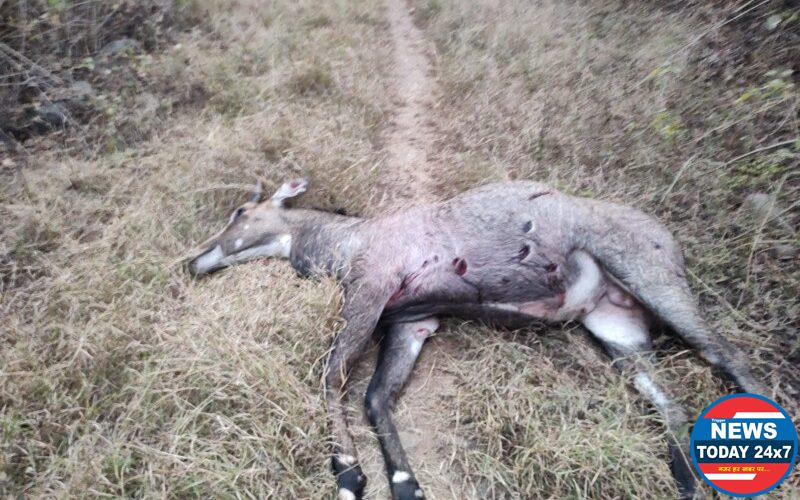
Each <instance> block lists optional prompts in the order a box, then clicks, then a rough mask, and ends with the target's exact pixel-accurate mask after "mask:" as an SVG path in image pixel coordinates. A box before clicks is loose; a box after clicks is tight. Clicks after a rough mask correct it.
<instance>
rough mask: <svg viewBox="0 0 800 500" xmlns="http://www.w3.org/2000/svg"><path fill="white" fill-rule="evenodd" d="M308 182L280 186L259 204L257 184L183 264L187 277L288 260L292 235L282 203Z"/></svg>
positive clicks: (259, 194) (259, 184)
mask: <svg viewBox="0 0 800 500" xmlns="http://www.w3.org/2000/svg"><path fill="white" fill-rule="evenodd" d="M307 189H308V180H306V179H294V180H291V181H288V182H286V183H284V184H283V185H282V186H281V187H280V188H278V190H277V191H276V192H275V194H273V195H272V197H271V198H270V199H269V200H265V201H261V194H262V189H261V182H260V181H259V182H258V184H256V188H255V190H254V191H253V194H252V195H251V197H250V200H248V201H247V202H246V203H245V204H243V205H242V206H240V207H238V208H237V209H236V210H234V211H233V213H232V214H231V216H230V219H229V220H228V224H227V225H226V226H225V227H224V228H223V229H222V231H220V232H219V233H217V234H216V235H215V236H212V237H211V238H209V239H208V240H207V241H206V242H205V243H203V244H201V245H200V251H199V253H197V254H196V255H195V256H194V257H192V258H190V259H189V261H188V264H187V268H188V271H189V274H191V275H192V276H194V277H200V276H203V275H206V274H210V273H212V272H214V271H217V270H219V269H222V268H224V267H227V266H230V265H231V264H236V263H239V262H245V261H248V260H252V259H256V258H260V257H283V258H288V257H289V252H290V250H291V245H292V235H291V228H290V227H289V223H288V221H287V220H286V217H285V213H286V210H287V209H286V200H288V199H289V198H293V197H295V196H298V195H300V194H302V193H304V192H305V191H306V190H307Z"/></svg>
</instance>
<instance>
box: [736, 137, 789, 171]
mask: <svg viewBox="0 0 800 500" xmlns="http://www.w3.org/2000/svg"><path fill="white" fill-rule="evenodd" d="M797 141H800V138H794V139H789V140H788V141H782V142H778V143H775V144H770V145H769V146H764V147H761V148H758V149H754V150H752V151H749V152H747V153H745V154H743V155H739V156H737V157H736V158H734V159H732V160H729V161H727V162H725V163H724V164H723V165H722V166H723V167H727V166H728V165H730V164H732V163H736V162H737V161H739V160H742V159H744V158H747V157H748V156H753V155H755V154H758V153H763V152H764V151H769V150H770V149H776V148H780V147H782V146H788V145H789V144H794V143H795V142H797Z"/></svg>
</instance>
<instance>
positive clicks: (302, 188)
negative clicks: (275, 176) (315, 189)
mask: <svg viewBox="0 0 800 500" xmlns="http://www.w3.org/2000/svg"><path fill="white" fill-rule="evenodd" d="M307 189H308V179H304V178H300V179H292V180H291V181H288V182H284V183H283V185H282V186H281V187H279V188H278V190H277V191H275V194H273V195H272V198H271V201H272V205H274V206H275V207H282V206H284V205H285V204H286V200H287V199H289V198H294V197H295V196H298V195H301V194H303V193H305V192H306V190H307Z"/></svg>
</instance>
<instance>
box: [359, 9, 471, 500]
mask: <svg viewBox="0 0 800 500" xmlns="http://www.w3.org/2000/svg"><path fill="white" fill-rule="evenodd" d="M386 14H387V18H388V21H389V24H390V34H391V39H392V45H393V53H394V61H393V64H392V70H393V71H392V84H393V85H392V88H391V91H392V93H393V102H394V103H395V106H396V107H395V112H394V116H393V120H392V122H391V124H390V126H389V127H388V128H387V130H386V132H385V135H384V141H385V142H384V144H385V147H386V152H387V162H386V164H385V165H384V169H383V171H382V172H381V176H382V178H383V179H384V184H383V188H384V196H383V199H382V200H381V202H380V205H381V207H380V208H381V209H382V210H383V209H385V210H392V209H394V208H401V207H402V206H403V205H404V204H408V203H419V202H427V201H433V200H435V199H436V198H437V197H436V194H435V182H434V175H433V173H434V172H435V171H436V168H437V161H436V159H435V151H436V150H435V141H436V137H437V131H436V128H435V121H434V116H433V115H432V110H433V109H435V107H436V100H437V98H438V96H439V89H438V85H437V83H436V81H435V80H434V79H433V76H432V75H433V69H432V67H431V63H430V60H429V58H428V56H427V55H426V41H425V38H424V36H423V34H422V32H421V31H420V30H419V29H418V28H417V27H416V26H415V25H414V23H413V21H412V19H411V14H410V12H409V8H408V5H407V4H406V3H405V2H404V1H402V0H399V1H396V0H387V2H386ZM454 352H455V349H454V346H452V341H451V340H449V339H448V338H447V336H446V335H440V336H436V337H433V338H431V339H430V340H428V342H427V343H426V345H425V348H424V349H423V352H422V355H421V356H420V359H419V361H418V362H417V365H416V367H415V369H414V374H413V375H412V378H411V380H410V381H409V383H408V385H407V386H406V388H405V391H404V393H403V394H402V396H401V397H400V399H399V401H398V403H397V406H396V409H395V419H396V420H395V421H396V424H397V428H398V432H399V434H400V438H401V440H402V442H403V445H404V446H405V449H406V452H407V453H408V457H409V460H410V462H411V464H412V466H413V467H414V470H415V473H416V475H417V478H418V480H419V482H420V483H421V485H422V487H423V488H424V489H425V493H426V498H429V499H434V500H436V499H451V498H459V499H460V498H470V495H468V494H467V493H466V492H464V491H461V490H460V489H459V486H458V485H459V484H460V481H459V478H458V477H457V476H456V475H455V474H454V473H453V468H452V466H451V457H452V456H453V454H454V447H455V446H457V442H458V441H457V436H455V435H454V434H453V433H452V430H451V429H450V423H449V420H448V418H447V417H446V415H447V413H448V412H449V411H450V408H451V406H452V405H453V404H454V403H453V400H454V398H455V395H456V391H457V387H456V384H455V382H456V378H455V376H454V375H453V374H452V373H451V372H450V371H449V370H448V369H447V366H448V364H449V363H451V362H452V359H453V354H451V353H454ZM369 358H370V360H371V362H366V363H364V366H363V367H362V368H361V369H360V370H359V373H357V374H356V377H355V378H356V379H357V382H356V384H357V386H358V387H359V388H360V389H365V388H366V384H367V382H368V379H369V376H370V375H371V374H372V370H373V369H374V362H375V352H373V353H372V356H369ZM357 392H358V393H359V394H363V390H358V391H357ZM357 427H358V428H357V429H354V431H355V434H356V435H357V436H358V440H359V441H360V442H359V448H360V450H359V451H360V453H361V457H360V459H361V463H362V467H363V468H364V471H365V472H366V474H367V476H368V477H369V485H368V489H367V496H368V498H388V488H387V486H386V479H385V477H384V475H385V472H384V468H383V459H382V457H381V454H380V450H379V448H378V447H377V443H376V440H375V438H374V436H373V435H371V433H370V432H369V431H368V430H367V428H366V422H362V423H361V425H359V426H357Z"/></svg>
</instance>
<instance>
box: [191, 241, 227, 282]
mask: <svg viewBox="0 0 800 500" xmlns="http://www.w3.org/2000/svg"><path fill="white" fill-rule="evenodd" d="M224 258H225V253H224V252H223V251H222V247H221V246H219V245H214V246H213V247H211V248H209V249H208V250H206V251H205V252H203V253H201V254H200V255H198V256H197V257H195V258H193V259H191V260H189V262H188V263H187V264H186V270H187V271H188V273H189V274H190V275H191V276H192V277H193V278H199V277H201V276H205V275H206V274H211V273H212V272H214V271H217V270H219V269H222V268H223V267H225V265H224V264H223V262H222V260H223V259H224Z"/></svg>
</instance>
